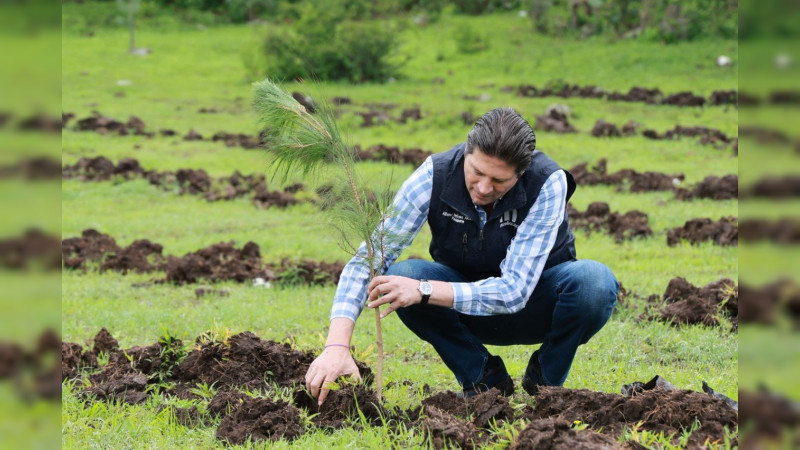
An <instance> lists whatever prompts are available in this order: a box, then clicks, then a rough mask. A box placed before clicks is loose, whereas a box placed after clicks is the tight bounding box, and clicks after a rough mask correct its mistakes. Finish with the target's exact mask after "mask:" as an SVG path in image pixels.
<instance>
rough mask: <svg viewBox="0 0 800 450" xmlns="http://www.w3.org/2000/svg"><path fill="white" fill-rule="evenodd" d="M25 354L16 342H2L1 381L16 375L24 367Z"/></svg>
mask: <svg viewBox="0 0 800 450" xmlns="http://www.w3.org/2000/svg"><path fill="white" fill-rule="evenodd" d="M24 356H25V353H24V352H23V351H22V347H21V346H20V345H19V344H17V343H14V342H0V380H2V379H4V378H9V377H11V376H12V375H15V374H16V373H17V372H18V371H19V370H20V366H21V365H22V361H23V358H24Z"/></svg>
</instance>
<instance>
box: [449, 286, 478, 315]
mask: <svg viewBox="0 0 800 450" xmlns="http://www.w3.org/2000/svg"><path fill="white" fill-rule="evenodd" d="M450 284H451V285H452V286H453V309H454V310H456V311H458V312H460V313H464V314H469V312H470V305H472V304H473V303H474V298H475V289H476V287H475V285H474V284H473V283H450Z"/></svg>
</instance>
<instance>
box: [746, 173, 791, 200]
mask: <svg viewBox="0 0 800 450" xmlns="http://www.w3.org/2000/svg"><path fill="white" fill-rule="evenodd" d="M743 196H745V197H747V196H752V197H765V198H773V199H784V198H795V197H800V176H798V175H785V176H782V177H773V176H766V177H764V178H762V179H760V180H758V181H756V182H755V184H753V186H752V187H750V189H747V190H745V193H744V194H743Z"/></svg>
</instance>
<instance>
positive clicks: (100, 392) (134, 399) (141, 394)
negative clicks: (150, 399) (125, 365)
mask: <svg viewBox="0 0 800 450" xmlns="http://www.w3.org/2000/svg"><path fill="white" fill-rule="evenodd" d="M146 388H147V376H146V375H145V374H143V373H126V374H122V375H119V376H117V377H115V378H114V379H112V380H108V381H106V382H103V383H99V384H95V385H93V386H91V387H90V388H88V389H86V390H85V391H83V393H82V396H83V397H86V398H93V399H94V400H98V401H120V402H124V403H130V404H132V405H136V404H140V403H144V401H145V400H147V393H146V392H145V389H146Z"/></svg>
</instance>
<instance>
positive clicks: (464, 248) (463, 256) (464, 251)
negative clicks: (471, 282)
mask: <svg viewBox="0 0 800 450" xmlns="http://www.w3.org/2000/svg"><path fill="white" fill-rule="evenodd" d="M461 244H462V247H461V248H462V252H461V264H466V263H467V233H464V237H463V238H461Z"/></svg>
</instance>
